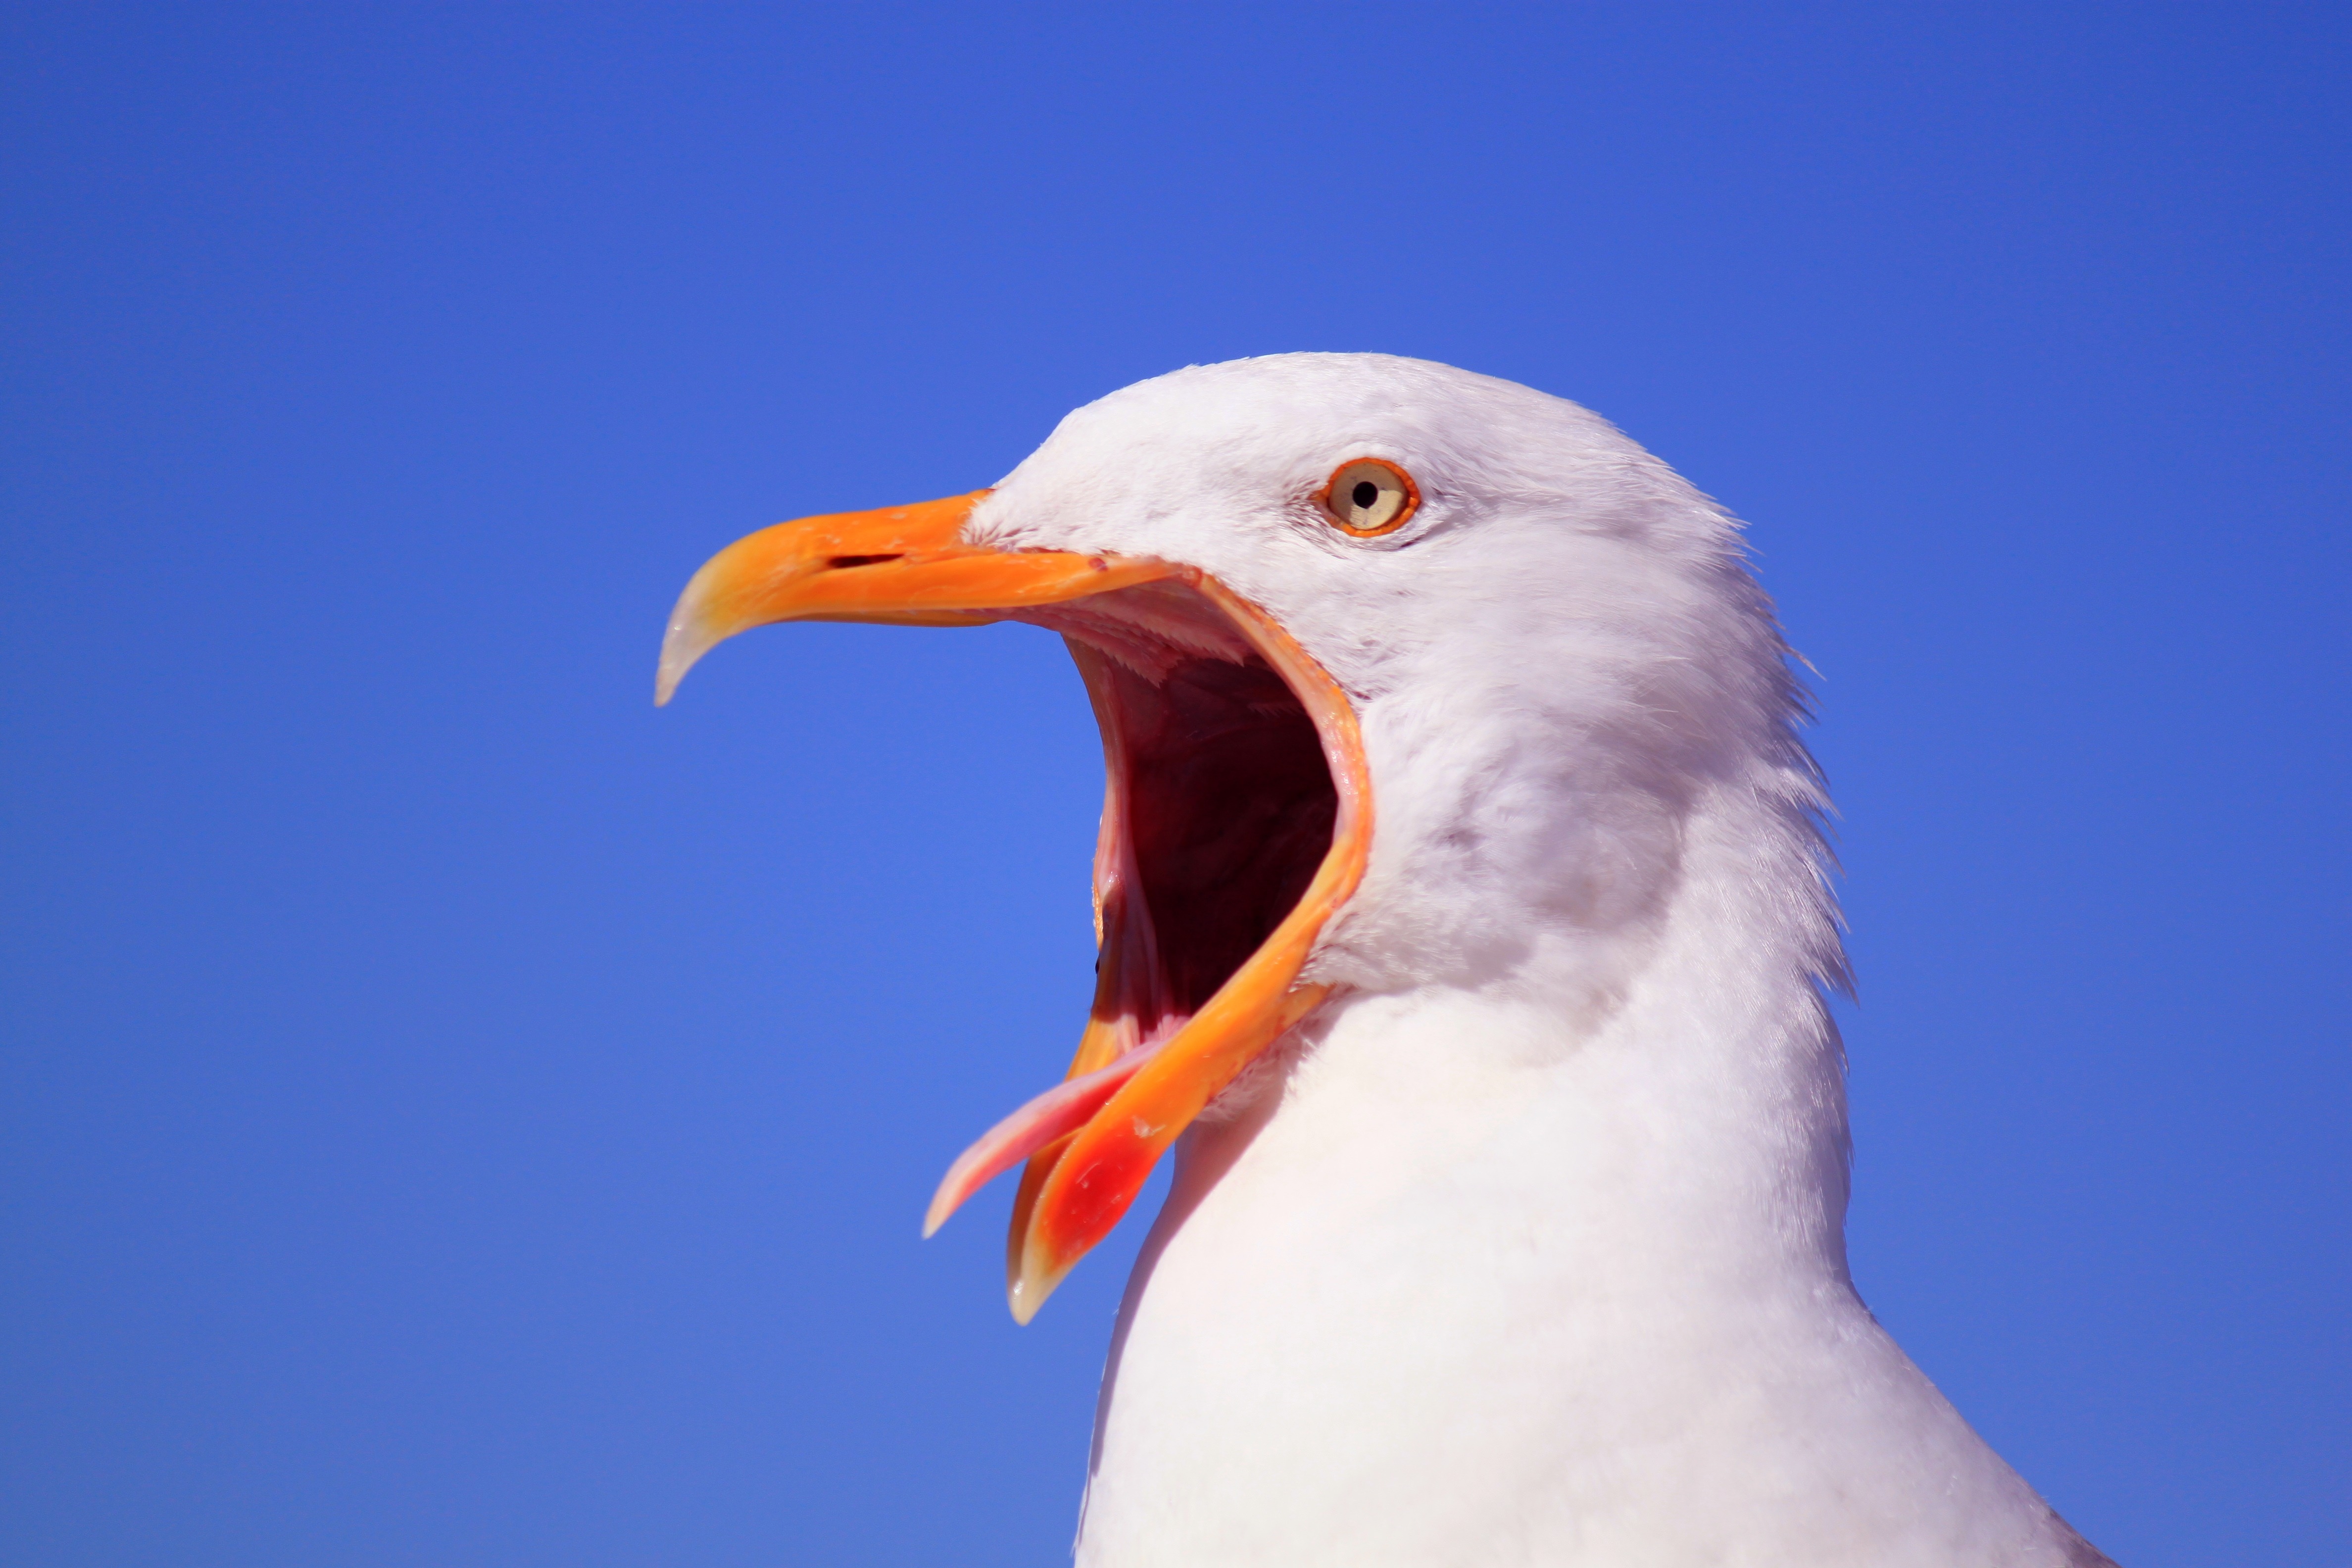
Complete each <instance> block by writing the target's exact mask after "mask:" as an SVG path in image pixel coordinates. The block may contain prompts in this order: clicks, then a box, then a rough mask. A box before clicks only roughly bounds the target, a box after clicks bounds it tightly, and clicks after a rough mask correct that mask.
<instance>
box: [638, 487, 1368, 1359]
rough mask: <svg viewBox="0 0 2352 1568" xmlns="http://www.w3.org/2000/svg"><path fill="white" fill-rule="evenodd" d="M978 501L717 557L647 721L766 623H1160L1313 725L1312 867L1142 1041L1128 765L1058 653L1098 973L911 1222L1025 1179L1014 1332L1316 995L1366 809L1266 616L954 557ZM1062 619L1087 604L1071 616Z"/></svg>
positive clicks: (1105, 581)
mask: <svg viewBox="0 0 2352 1568" xmlns="http://www.w3.org/2000/svg"><path fill="white" fill-rule="evenodd" d="M988 493H989V492H988V491H986V490H980V491H976V492H974V493H973V494H971V495H965V496H954V497H950V498H948V499H946V500H934V501H923V502H919V503H918V504H916V505H913V506H907V507H895V508H890V509H887V510H881V511H867V512H845V513H838V514H835V515H830V516H824V517H812V518H804V519H802V520H801V521H797V522H785V523H779V524H777V525H776V526H775V527H773V528H768V529H763V530H761V531H759V532H757V533H754V534H751V535H749V536H748V537H746V538H744V539H741V540H739V541H737V542H735V543H733V544H730V545H729V546H728V547H727V548H726V549H724V550H722V551H720V552H719V553H718V554H717V555H715V556H713V557H712V558H711V559H710V560H709V562H708V563H706V564H705V565H704V566H703V567H702V569H701V570H700V571H698V572H697V573H696V574H694V577H693V580H692V581H691V582H689V583H688V584H687V587H686V592H685V593H684V594H683V595H680V596H679V598H678V602H677V609H676V610H675V611H674V612H673V613H672V614H671V616H670V623H669V631H668V635H667V637H665V638H664V639H663V642H662V653H661V668H660V673H659V675H658V678H657V679H656V689H655V699H654V700H655V701H656V702H657V703H662V702H667V701H668V700H669V698H670V694H671V693H672V692H673V691H674V690H675V689H677V683H678V681H679V679H681V678H683V677H684V676H685V674H686V672H687V670H688V668H691V667H692V666H693V665H694V663H695V661H696V660H697V659H698V658H701V657H702V656H703V655H704V654H705V653H707V652H709V650H710V649H711V648H712V647H716V646H717V645H718V644H719V643H720V642H723V641H724V640H726V639H727V638H728V637H732V636H734V635H735V634H736V633H737V632H740V631H745V630H748V629H749V628H751V627H752V626H764V625H767V624H769V623H771V622H775V621H793V620H822V621H875V622H882V623H887V624H895V625H905V626H983V625H986V624H988V623H990V622H992V621H999V620H1008V619H1023V620H1039V621H1044V622H1046V623H1048V624H1053V625H1059V626H1072V625H1096V624H1099V625H1118V624H1120V620H1121V617H1127V618H1128V619H1129V620H1131V621H1133V622H1135V623H1136V624H1148V623H1150V620H1151V619H1152V617H1154V616H1161V617H1165V616H1170V615H1175V616H1189V617H1192V618H1193V619H1195V620H1203V619H1206V620H1213V621H1215V622H1219V623H1222V625H1221V626H1220V627H1219V630H1218V634H1217V635H1219V636H1222V637H1224V638H1225V639H1226V640H1227V641H1228V642H1229V643H1230V644H1231V653H1230V655H1229V656H1228V657H1230V658H1234V659H1235V660H1237V661H1249V662H1254V663H1255V664H1256V665H1258V666H1259V667H1261V668H1264V669H1265V670H1270V671H1271V672H1272V673H1273V674H1274V675H1275V676H1276V677H1278V678H1279V679H1281V681H1282V683H1283V684H1284V685H1285V686H1286V687H1287V688H1288V689H1289V692H1290V694H1291V695H1292V696H1293V697H1295V698H1296V699H1297V702H1298V705H1299V707H1300V708H1301V709H1303V710H1304V712H1305V715H1306V717H1307V720H1309V721H1311V722H1312V724H1313V726H1314V731H1315V739H1316V741H1317V742H1319V745H1320V748H1321V752H1322V759H1323V763H1324V765H1325V766H1326V767H1327V768H1328V771H1329V774H1330V786H1331V792H1332V794H1333V795H1335V796H1336V809H1335V811H1334V814H1333V817H1332V826H1331V834H1330V846H1329V848H1328V850H1326V851H1325V852H1324V853H1323V856H1322V859H1321V861H1320V863H1319V864H1318V866H1317V867H1316V869H1315V871H1314V874H1313V876H1312V878H1311V879H1310V880H1309V881H1308V882H1307V888H1306V890H1305V892H1304V893H1303V894H1302V895H1301V896H1300V897H1299V898H1298V900H1297V902H1296V903H1295V904H1294V905H1292V906H1291V908H1290V910H1289V912H1288V913H1287V914H1286V915H1285V916H1283V917H1282V918H1281V919H1280V921H1278V923H1276V924H1275V925H1274V927H1273V930H1272V931H1271V933H1270V934H1268V935H1267V936H1266V937H1265V940H1264V941H1263V942H1259V943H1258V945H1257V947H1256V948H1255V951H1254V952H1251V953H1250V954H1249V956H1248V957H1247V958H1246V959H1244V960H1243V961H1242V962H1241V963H1240V965H1239V967H1237V968H1235V969H1234V970H1233V971H1232V973H1230V974H1229V975H1227V976H1226V978H1225V979H1224V981H1223V984H1221V985H1219V986H1218V987H1217V988H1216V990H1215V991H1214V993H1213V994H1212V995H1210V996H1209V997H1208V998H1207V1000H1206V1001H1205V1002H1204V1003H1202V1004H1201V1005H1199V1006H1198V1007H1197V1009H1196V1010H1194V1011H1192V1013H1191V1014H1190V1016H1185V1017H1182V1018H1181V1023H1180V1022H1178V1021H1176V1020H1174V1019H1161V1020H1160V1022H1161V1023H1163V1024H1165V1025H1167V1026H1165V1027H1160V1028H1158V1029H1156V1030H1155V1029H1153V1028H1152V1027H1151V1023H1152V1020H1153V1019H1155V1018H1158V1017H1159V1015H1158V1013H1157V1012H1155V1011H1154V1010H1153V1009H1152V1008H1150V1007H1147V1006H1146V1005H1144V1003H1143V1002H1142V1001H1140V1000H1139V998H1141V997H1143V996H1144V995H1145V994H1147V993H1149V992H1150V990H1151V989H1152V986H1153V984H1155V982H1154V980H1153V979H1152V977H1151V976H1150V974H1149V973H1146V971H1147V970H1148V969H1149V967H1150V952H1151V950H1152V938H1151V934H1150V932H1151V911H1150V909H1149V907H1148V906H1147V903H1146V900H1145V899H1144V897H1143V889H1142V887H1141V885H1140V882H1139V878H1138V875H1137V872H1136V861H1135V853H1134V846H1133V840H1132V836H1131V834H1130V832H1129V826H1130V825H1129V821H1128V817H1129V815H1130V811H1129V806H1128V805H1126V804H1125V801H1126V796H1125V795H1124V794H1123V792H1122V784H1121V781H1122V780H1123V779H1124V778H1126V777H1127V776H1128V772H1129V759H1127V758H1126V757H1124V756H1123V755H1122V754H1121V751H1120V747H1121V741H1120V731H1119V726H1118V724H1117V723H1116V722H1114V714H1113V711H1112V710H1113V709H1114V707H1115V706H1116V705H1117V703H1118V700H1119V699H1118V680H1119V679H1120V678H1119V675H1118V671H1117V670H1116V669H1115V668H1113V664H1112V661H1111V660H1110V659H1109V658H1107V657H1106V655H1105V654H1104V653H1103V652H1102V651H1100V650H1099V649H1098V648H1097V647H1096V646H1094V644H1093V642H1092V640H1090V639H1088V638H1087V636H1086V634H1085V633H1084V632H1078V633H1074V634H1073V636H1072V637H1071V649H1072V652H1073V653H1074V654H1075V655H1076V657H1077V658H1078V664H1079V668H1080V671H1081V673H1083V674H1084V675H1085V676H1086V678H1087V689H1088V691H1089V693H1090V694H1091V695H1092V696H1093V698H1094V700H1095V706H1096V709H1097V715H1098V717H1100V718H1101V720H1102V721H1103V736H1104V746H1105V750H1106V753H1107V758H1108V763H1109V774H1110V787H1109V791H1108V798H1107V801H1106V804H1105V806H1104V812H1103V826H1102V838H1101V842H1100V847H1099V849H1098V851H1097V856H1096V865H1095V903H1096V927H1097V936H1098V938H1099V939H1100V941H1101V943H1102V955H1101V962H1100V964H1099V965H1098V969H1097V974H1098V979H1097V990H1096V997H1095V1005H1094V1009H1093V1015H1092V1016H1091V1018H1090V1019H1089V1021H1088V1023H1087V1028H1086V1031H1085V1033H1084V1035H1083V1036H1082V1037H1080V1040H1079V1043H1078V1050H1077V1055H1076V1059H1075V1060H1073V1061H1072V1063H1071V1065H1070V1069H1069V1073H1068V1076H1067V1078H1066V1081H1065V1082H1064V1083H1063V1084H1062V1085H1061V1086H1060V1087H1059V1088H1057V1089H1052V1090H1049V1091H1048V1092H1047V1093H1045V1094H1044V1095H1041V1096H1039V1097H1038V1098H1037V1099H1036V1100H1032V1101H1031V1102H1030V1103H1029V1104H1028V1105H1027V1106H1024V1107H1023V1108H1022V1109H1021V1110H1018V1111H1015V1112H1014V1113H1013V1115H1012V1116H1010V1117H1008V1118H1006V1119H1005V1120H1004V1121H1003V1122H1000V1123H999V1124H998V1125H997V1126H996V1127H995V1128H994V1129H992V1130H991V1131H990V1132H989V1133H988V1134H987V1135H986V1136H984V1137H983V1138H982V1139H981V1141H980V1142H977V1143H975V1144H974V1145H973V1146H972V1147H971V1149H970V1150H968V1151H967V1152H965V1153H964V1155H963V1156H962V1157H961V1159H959V1160H958V1161H957V1162H956V1163H955V1164H954V1165H953V1166H952V1167H951V1168H950V1170H949V1172H948V1174H947V1177H946V1179H945V1180H944V1181H943V1182H942V1183H941V1184H940V1190H939V1194H938V1196H937V1197H936V1198H935V1199H934V1200H933V1201H932V1205H931V1209H930V1213H929V1215H928V1216H927V1217H926V1219H925V1223H924V1234H925V1235H926V1236H928V1235H929V1234H930V1233H931V1232H932V1231H934V1230H936V1229H938V1228H939V1226H940V1225H941V1224H942V1223H944V1222H945V1220H946V1219H947V1217H948V1215H950V1214H951V1213H953V1212H954V1210H955V1209H956V1207H957V1206H958V1205H961V1203H962V1202H963V1200H964V1199H965V1198H967V1197H969V1196H970V1195H971V1194H972V1193H973V1192H976V1191H977V1190H979V1188H980V1187H981V1186H982V1185H983V1184H985V1183H987V1182H988V1181H989V1180H990V1179H991V1178H992V1177H994V1176H995V1175H997V1174H999V1173H1002V1172H1003V1171H1006V1170H1009V1169H1010V1168H1011V1167H1012V1166H1013V1165H1014V1164H1016V1163H1021V1162H1022V1161H1024V1159H1025V1160H1026V1161H1027V1162H1028V1169H1027V1171H1026V1172H1025V1173H1024V1176H1023V1179H1022V1183H1021V1189H1020V1193H1019V1195H1018V1197H1017V1198H1016V1199H1015V1201H1014V1205H1013V1228H1012V1235H1011V1237H1010V1240H1009V1245H1008V1249H1007V1269H1006V1273H1007V1289H1008V1293H1009V1296H1010V1299H1011V1303H1012V1308H1013V1316H1014V1317H1015V1318H1016V1319H1018V1320H1019V1321H1022V1322H1024V1323H1025V1322H1027V1321H1029V1320H1030V1319H1031V1318H1032V1317H1034V1315H1035V1313H1036V1311H1037V1309H1038V1308H1039V1307H1040V1306H1042V1305H1043V1304H1044V1302H1045V1298H1046V1296H1047V1295H1049V1294H1051V1293H1052V1291H1053V1289H1054V1288H1055V1286H1056V1285H1058V1284H1060V1283H1061V1281H1062V1280H1063V1279H1064V1278H1065V1277H1066V1276H1067V1275H1068V1273H1069V1271H1070V1269H1071V1268H1073V1267H1075V1266H1076V1263H1077V1261H1078V1259H1079V1258H1082V1257H1084V1256H1085V1255H1086V1253H1087V1249H1088V1248H1090V1247H1093V1246H1094V1245H1095V1244H1096V1243H1097V1242H1098V1241H1100V1240H1101V1239H1102V1238H1103V1237H1105V1236H1107V1235H1108V1234H1109V1232H1110V1230H1111V1227H1112V1226H1115V1225H1117V1224H1118V1220H1119V1218H1120V1216H1121V1215H1124V1214H1125V1213H1126V1212H1127V1209H1128V1206H1129V1205H1130V1204H1131V1203H1133V1202H1134V1200H1135V1196H1136V1194H1137V1193H1138V1192H1139V1191H1140V1190H1141V1189H1142V1186H1143V1184H1144V1181H1145V1179H1146V1178H1147V1177H1148V1176H1150V1173H1151V1168H1152V1166H1153V1165H1154V1164H1155V1163H1158V1161H1159V1158H1160V1154H1161V1152H1163V1151H1165V1150H1166V1149H1167V1147H1168V1146H1169V1144H1171V1142H1174V1141H1175V1139H1176V1137H1177V1135H1178V1134H1179V1133H1181V1131H1183V1130H1184V1129H1185V1127H1186V1126H1187V1125H1188V1124H1190V1123H1191V1121H1192V1119H1193V1118H1194V1117H1195V1116H1197V1115H1199V1114H1200V1112H1201V1110H1202V1108H1204V1107H1205V1106H1207V1105H1208V1103H1209V1102H1210V1100H1213V1098H1214V1097H1215V1096H1216V1095H1217V1093H1218V1092H1219V1091H1220V1090H1221V1089H1223V1088H1224V1087H1225V1086H1226V1085H1227V1084H1229V1083H1231V1082H1232V1081H1233V1079H1234V1077H1235V1076H1236V1075H1237V1074H1238V1073H1240V1071H1241V1070H1242V1069H1243V1068H1244V1067H1246V1066H1248V1065H1249V1063H1250V1061H1251V1060H1252V1059H1253V1058H1255V1057H1257V1056H1258V1055H1259V1054H1260V1053H1261V1052H1263V1051H1264V1050H1265V1049H1266V1047H1269V1046H1271V1045H1273V1044H1274V1043H1275V1042H1276V1040H1277V1039H1279V1038H1280V1037H1282V1035H1283V1034H1284V1033H1286V1031H1287V1030H1289V1029H1290V1028H1291V1027H1292V1026H1295V1025H1297V1023H1298V1022H1299V1021H1300V1020H1301V1019H1303V1018H1304V1017H1305V1016H1307V1013H1308V1012H1310V1011H1311V1010H1312V1009H1313V1008H1314V1007H1315V1006H1316V1005H1317V1004H1318V1003H1320V1002H1321V1001H1322V1000H1323V998H1324V997H1325V996H1326V995H1327V994H1328V991H1329V987H1328V986H1326V985H1323V984H1315V983H1311V982H1307V983H1302V982H1301V981H1300V979H1299V974H1300V972H1301V971H1302V970H1303V969H1304V968H1305V967H1306V963H1307V956H1308V954H1309V952H1310V951H1311V950H1312V948H1313V946H1314V943H1315V941H1316V938H1317V937H1318V935H1319V934H1320V933H1321V931H1322V930H1323V927H1324V925H1325V923H1326V922H1327V921H1328V920H1329V919H1330V917H1331V915H1332V914H1333V913H1334V912H1335V911H1336V910H1338V909H1339V906H1340V905H1341V904H1343V903H1344V902H1346V901H1347V900H1348V898H1349V896H1350V895H1351V894H1352V893H1353V892H1354V891H1355V889H1356V886H1357V883H1358V882H1359V881H1360V879H1361V878H1362V875H1363V868H1364V861H1365V858H1366V856H1367V855H1368V853H1369V851H1370V839H1371V793H1370V777H1369V773H1368V771H1367V769H1366V766H1365V763H1364V753H1363V743H1362V740H1361V737H1360V734H1359V732H1358V730H1357V725H1356V718H1355V713H1354V710H1352V708H1350V706H1349V702H1348V700H1347V696H1346V694H1345V693H1344V692H1343V691H1341V689H1339V685H1338V684H1337V683H1336V682H1335V681H1333V680H1332V679H1331V678H1330V676H1329V675H1328V674H1327V673H1325V671H1324V670H1323V668H1322V667H1321V666H1320V665H1318V663H1316V661H1315V660H1314V659H1313V658H1311V657H1309V656H1308V655H1307V652H1306V651H1305V650H1304V649H1302V648H1301V647H1299V646H1298V645H1297V642H1296V641H1294V640H1293V639H1292V638H1291V637H1290V636H1289V635H1288V634H1287V633H1286V632H1285V631H1284V630H1283V629H1282V628H1281V627H1280V626H1277V625H1276V623H1275V622H1274V620H1273V619H1272V618H1271V617H1269V616H1266V615H1265V613H1264V612H1263V611H1261V610H1259V609H1258V608H1257V607H1256V606H1255V605H1251V604H1250V603H1248V602H1247V601H1246V600H1244V599H1242V598H1241V597H1240V596H1239V595H1235V594H1234V593H1233V592H1232V591H1231V590H1229V589H1227V588H1226V587H1225V586H1224V585H1223V584H1221V583H1219V582H1217V581H1216V580H1215V579H1214V578H1213V577H1211V576H1209V575H1208V574H1205V573H1202V572H1201V571H1199V570H1198V569H1196V568H1192V567H1186V566H1179V565H1175V564H1171V563H1167V562H1162V561H1155V560H1148V559H1139V558H1134V557H1126V556H1117V555H1084V554H1076V553H1072V552H1061V551H1005V550H997V549H993V548H991V547H989V546H986V545H979V544H971V543H967V542H964V539H963V537H962V535H963V525H964V522H965V521H966V520H967V519H968V518H969V516H970V515H971V510H972V508H973V506H974V505H976V504H977V503H978V502H979V501H980V500H982V497H984V496H986V495H987V494H988ZM1080 600H1093V601H1095V603H1094V604H1092V605H1087V606H1084V608H1083V609H1082V610H1081V609H1078V608H1077V607H1076V601H1080ZM1061 606H1071V608H1060V607H1061ZM1126 679H1129V680H1132V679H1134V678H1133V677H1128V678H1126ZM1146 1015H1150V1016H1148V1017H1147V1016H1146ZM1171 1027H1172V1032H1171Z"/></svg>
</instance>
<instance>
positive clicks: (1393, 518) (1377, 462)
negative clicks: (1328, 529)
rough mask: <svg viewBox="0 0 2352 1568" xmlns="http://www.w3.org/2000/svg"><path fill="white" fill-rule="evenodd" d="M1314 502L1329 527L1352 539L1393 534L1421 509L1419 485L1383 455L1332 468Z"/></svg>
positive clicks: (1357, 459)
mask: <svg viewBox="0 0 2352 1568" xmlns="http://www.w3.org/2000/svg"><path fill="white" fill-rule="evenodd" d="M1315 502H1316V504H1317V505H1318V506H1319V507H1321V508H1322V509H1323V515H1324V516H1326V517H1328V518H1329V519H1330V520H1331V526H1332V527H1334V528H1336V529H1338V530H1339V531H1340V532H1342V533H1344V534H1347V535H1349V537H1351V538H1355V539H1377V538H1379V537H1380V536H1381V534H1383V533H1394V532H1395V531H1397V530H1398V529H1400V528H1402V527H1403V526H1404V525H1405V524H1406V523H1407V522H1410V521H1412V514H1413V513H1414V512H1415V511H1417V510H1420V508H1421V487H1420V486H1419V485H1416V484H1414V483H1413V482H1412V475H1411V474H1408V473H1406V472H1405V471H1404V470H1403V469H1402V468H1398V467H1397V466H1396V465H1395V464H1394V463H1391V462H1390V461H1388V460H1387V459H1386V458H1353V459H1351V460H1349V461H1348V462H1345V463H1342V464H1340V465H1339V467H1338V468H1334V469H1332V470H1331V477H1330V479H1328V480H1326V481H1325V482H1324V485H1323V488H1322V489H1319V490H1317V491H1316V492H1315Z"/></svg>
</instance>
